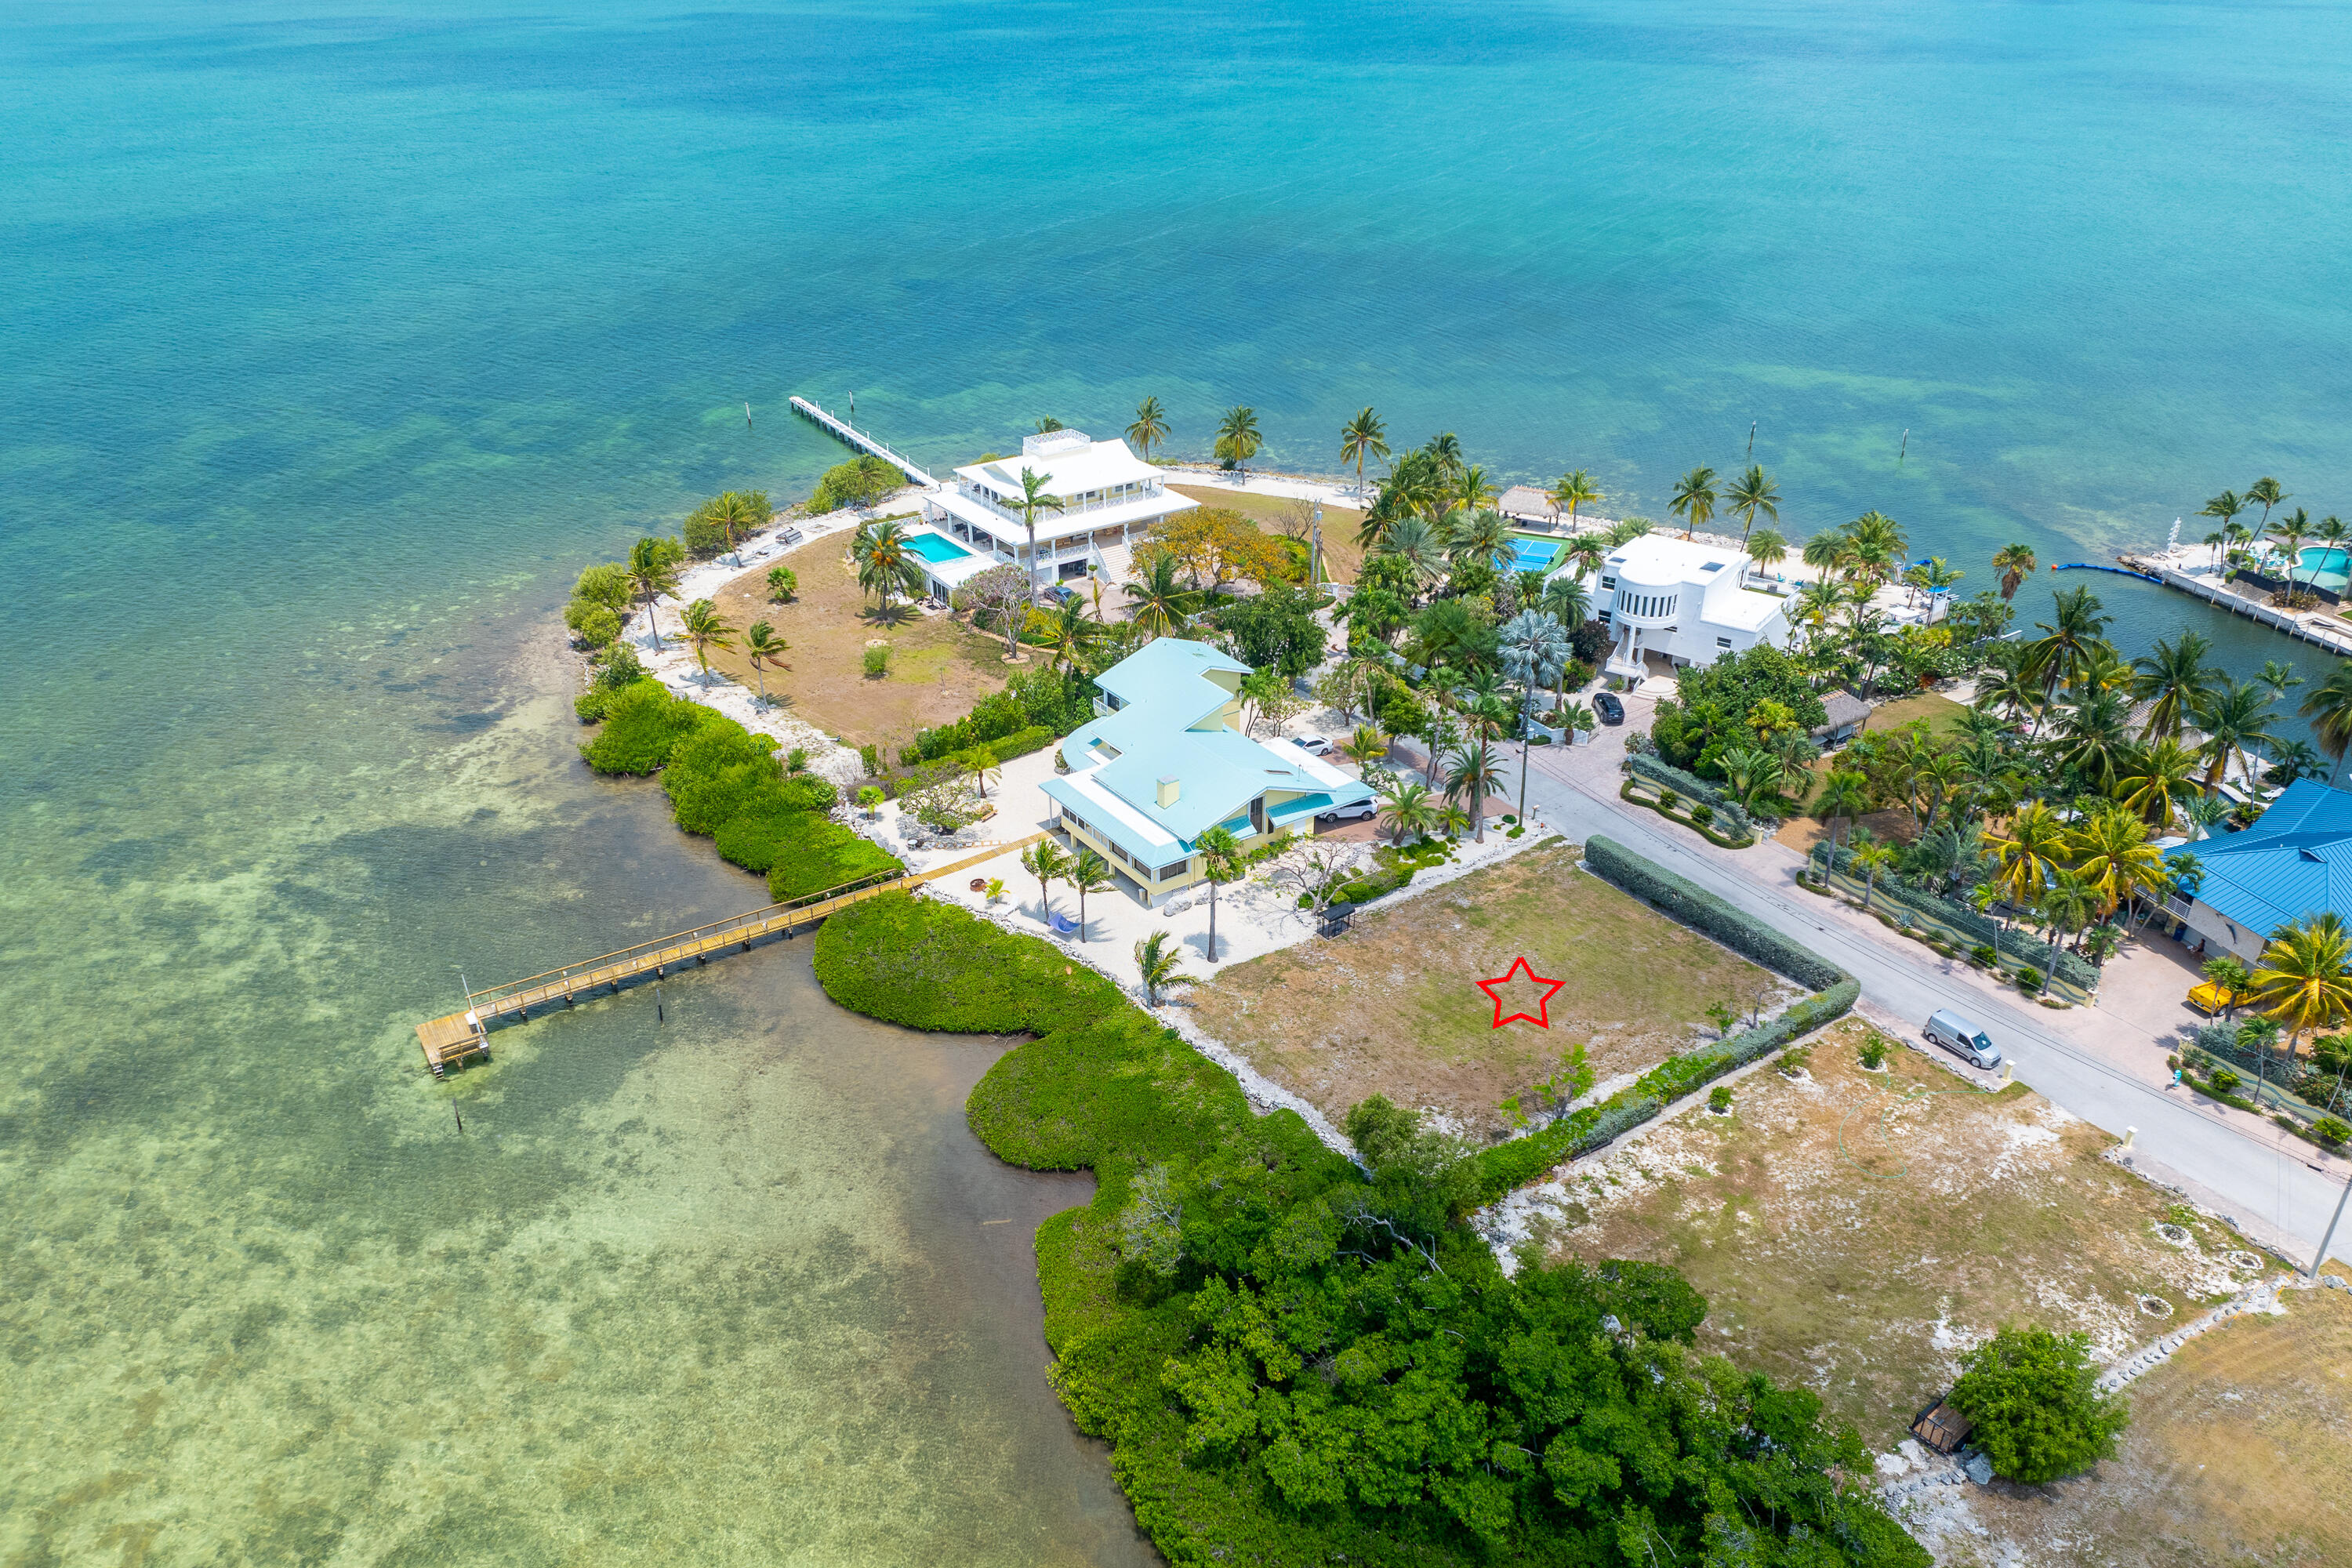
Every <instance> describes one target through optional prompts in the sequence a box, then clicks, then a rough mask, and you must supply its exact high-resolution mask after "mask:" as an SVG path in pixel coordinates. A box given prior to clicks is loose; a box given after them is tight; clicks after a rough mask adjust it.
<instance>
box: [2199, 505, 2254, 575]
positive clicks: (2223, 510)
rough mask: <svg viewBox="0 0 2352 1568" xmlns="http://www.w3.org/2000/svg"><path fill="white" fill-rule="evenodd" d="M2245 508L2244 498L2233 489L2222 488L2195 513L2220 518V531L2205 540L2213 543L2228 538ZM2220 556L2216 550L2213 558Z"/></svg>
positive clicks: (2216, 559)
mask: <svg viewBox="0 0 2352 1568" xmlns="http://www.w3.org/2000/svg"><path fill="white" fill-rule="evenodd" d="M2243 510H2246V500H2245V498H2244V497H2243V496H2242V495H2240V494H2239V493H2238V492H2237V491H2235V490H2223V491H2222V492H2221V494H2220V495H2217V496H2215V497H2214V498H2213V499H2212V500H2209V501H2207V502H2206V503H2205V505H2204V508H2203V510H2200V511H2199V512H2198V514H2197V515H2198V516H2200V517H2218V518H2220V519H2221V533H2220V534H2219V535H2217V536H2216V537H2215V538H2213V539H2208V540H2206V543H2208V544H2212V543H2215V542H2217V540H2219V541H2226V540H2228V538H2229V537H2230V533H2231V531H2232V530H2234V529H2235V528H2236V527H2237V526H2238V514H2239V513H2240V512H2242V511H2243ZM2213 559H2214V560H2215V561H2217V562H2218V561H2219V560H2221V552H2220V551H2218V550H2217V551H2215V552H2214V555H2213Z"/></svg>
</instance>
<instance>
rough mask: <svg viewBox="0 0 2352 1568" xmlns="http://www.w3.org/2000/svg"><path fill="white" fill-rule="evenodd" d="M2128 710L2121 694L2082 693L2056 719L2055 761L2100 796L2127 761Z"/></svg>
mask: <svg viewBox="0 0 2352 1568" xmlns="http://www.w3.org/2000/svg"><path fill="white" fill-rule="evenodd" d="M2129 720H2130V710H2129V709H2128V708H2126V705H2125V702H2124V699H2123V696H2122V694H2121V693H2119V692H2115V691H2105V690H2091V691H2086V692H2084V693H2083V694H2082V696H2081V698H2080V699H2079V700H2077V701H2076V702H2075V704H2074V707H2072V708H2070V709H2068V710H2066V716H2065V718H2064V719H2063V720H2061V721H2059V725H2058V735H2057V742H2058V746H2057V756H2058V761H2059V762H2060V763H2062V764H2063V765H2064V766H2067V767H2070V768H2073V769H2074V773H2075V776H2076V777H2078V778H2080V779H2081V780H2082V781H2083V783H2084V784H2085V785H2086V786H2088V787H2089V788H2091V789H2095V790H2096V791H2098V793H2099V794H2101V795H2108V794H2111V793H2113V791H2114V789H2115V786H2116V779H2117V778H2119V777H2121V776H2122V774H2123V772H2124V769H2125V765H2126V763H2128V762H2129V761H2130V760H2131V754H2132V742H2131V730H2130V726H2129Z"/></svg>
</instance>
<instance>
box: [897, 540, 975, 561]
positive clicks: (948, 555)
mask: <svg viewBox="0 0 2352 1568" xmlns="http://www.w3.org/2000/svg"><path fill="white" fill-rule="evenodd" d="M907 547H908V549H910V550H912V551H913V552H915V553H916V554H918V555H919V556H921V557H922V558H923V559H924V560H926V561H928V562H929V563H931V564H932V565H934V566H937V565H939V564H940V563H942V562H948V561H961V560H962V559H964V558H965V557H966V556H968V555H970V554H971V551H969V550H966V549H965V548H964V547H963V546H962V545H961V544H958V543H957V542H955V541H954V540H952V539H948V538H945V537H942V536H941V535H940V534H936V533H910V534H908V536H907Z"/></svg>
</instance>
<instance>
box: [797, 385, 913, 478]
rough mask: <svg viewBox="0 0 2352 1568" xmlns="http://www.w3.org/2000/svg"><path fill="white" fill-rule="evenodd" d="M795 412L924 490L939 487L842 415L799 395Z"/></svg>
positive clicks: (904, 459)
mask: <svg viewBox="0 0 2352 1568" xmlns="http://www.w3.org/2000/svg"><path fill="white" fill-rule="evenodd" d="M793 413H795V414H797V415H799V416H801V417H802V418H803V419H805V420H807V421H809V422H810V423H811V424H813V425H815V426H817V427H818V428H820V429H822V430H824V432H825V434H827V435H829V436H831V437H833V438H834V439H835V440H836V441H839V442H841V443H843V444H844V445H845V446H849V447H856V449H857V450H859V451H861V452H871V453H873V454H874V455H875V456H876V457H877V458H881V459H882V460H883V461H884V462H886V463H888V464H889V465H890V466H891V467H893V468H897V469H898V471H899V472H900V473H902V474H904V475H906V476H907V478H908V480H909V481H910V482H912V483H915V484H919V485H920V486H922V487H923V488H924V489H937V488H938V486H939V482H940V481H939V480H937V479H933V478H931V476H930V475H929V474H927V473H925V472H924V471H923V470H922V469H920V468H917V467H915V465H914V464H912V463H910V462H908V460H907V459H906V458H902V457H900V456H898V453H896V452H894V451H892V450H891V449H890V448H889V447H886V446H884V445H883V444H882V443H881V442H879V441H877V440H876V439H875V438H874V437H871V436H868V435H867V434H866V432H865V431H863V430H860V429H859V428H857V426H855V425H852V424H851V423H850V422H849V421H848V420H846V419H844V418H842V417H841V416H839V415H837V414H828V413H826V412H825V411H824V409H822V408H819V407H818V406H817V405H815V404H814V403H811V402H810V401H809V400H808V399H807V398H805V397H798V396H795V397H794V398H793Z"/></svg>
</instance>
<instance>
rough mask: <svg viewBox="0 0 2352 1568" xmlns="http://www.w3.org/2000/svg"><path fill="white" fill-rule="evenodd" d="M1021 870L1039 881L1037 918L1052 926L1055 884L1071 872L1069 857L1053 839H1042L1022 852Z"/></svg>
mask: <svg viewBox="0 0 2352 1568" xmlns="http://www.w3.org/2000/svg"><path fill="white" fill-rule="evenodd" d="M1021 868H1022V869H1023V870H1024V871H1026V872H1028V873H1029V874H1030V875H1031V876H1033V877H1034V878H1036V879H1037V918H1038V919H1039V920H1041V921H1045V922H1046V923H1047V924H1049V925H1050V924H1052V923H1053V917H1054V884H1055V883H1056V882H1058V881H1060V880H1061V879H1062V877H1063V875H1064V873H1066V872H1067V871H1068V870H1069V868H1070V860H1069V857H1068V856H1066V855H1065V854H1063V853H1062V847H1061V846H1060V845H1058V844H1056V843H1055V842H1054V841H1053V840H1052V839H1050V838H1040V839H1039V840H1037V842H1036V843H1034V844H1032V845H1031V846H1029V847H1028V848H1026V849H1024V850H1023V851H1021Z"/></svg>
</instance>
